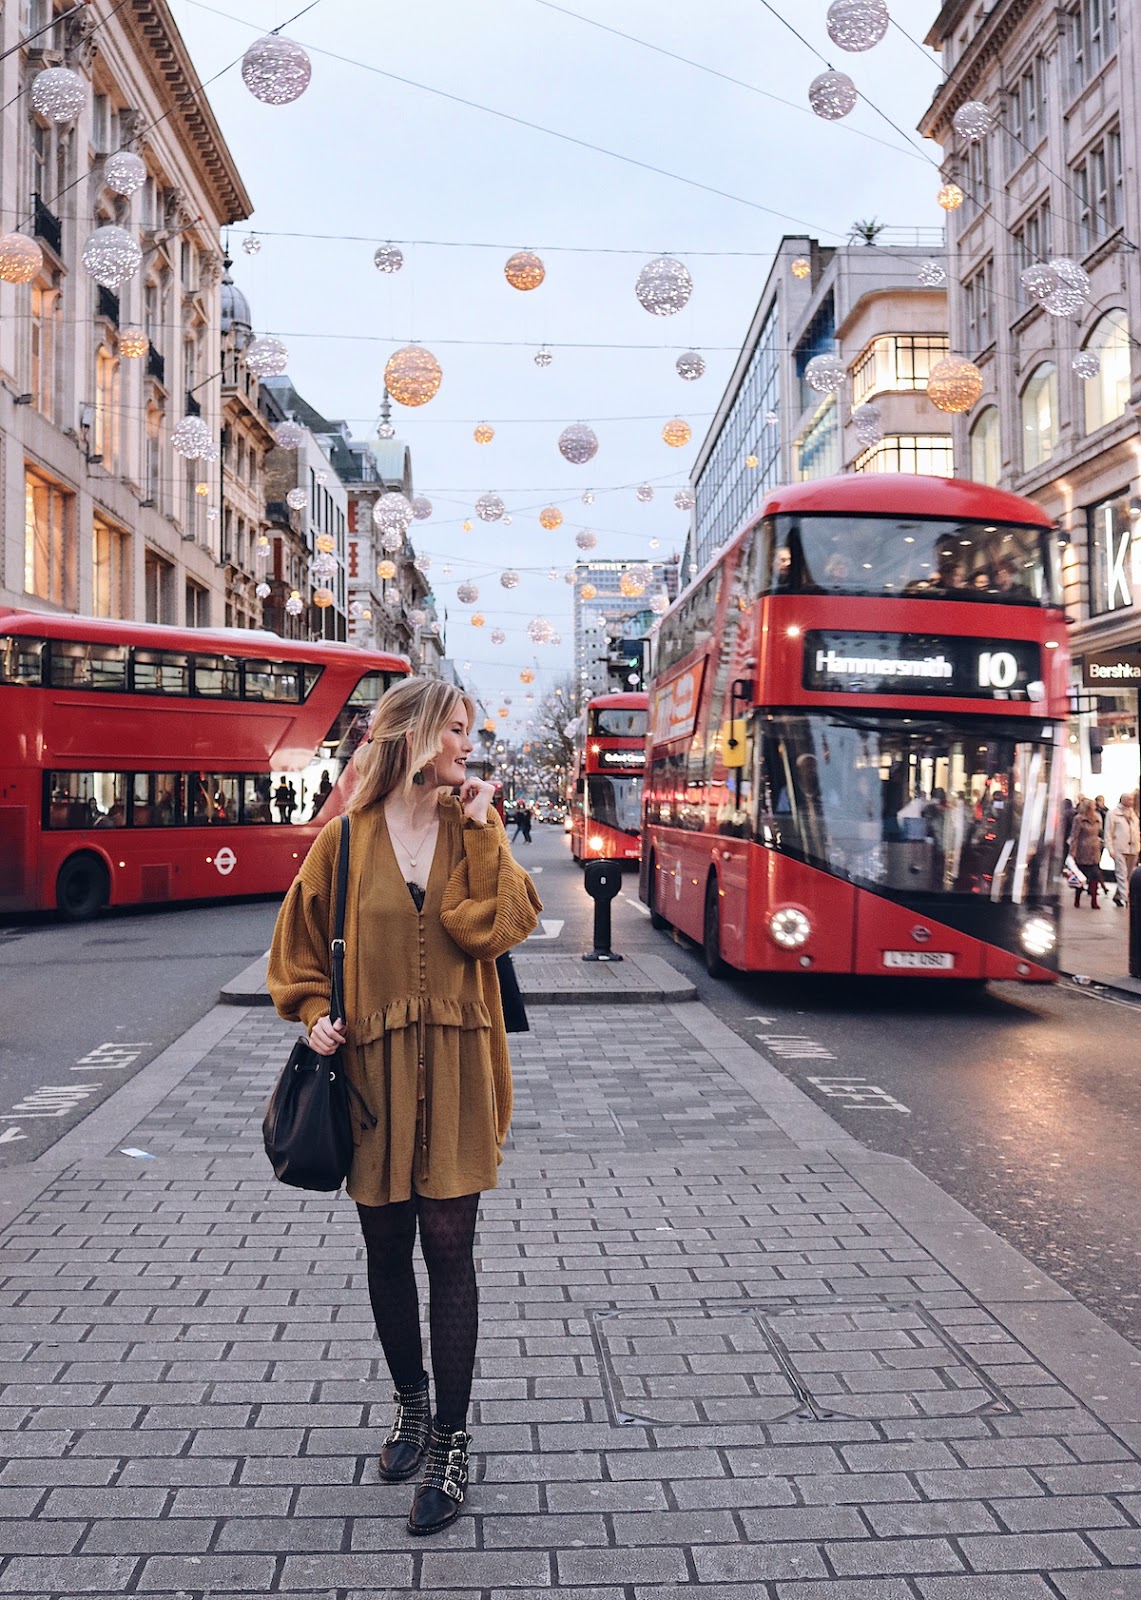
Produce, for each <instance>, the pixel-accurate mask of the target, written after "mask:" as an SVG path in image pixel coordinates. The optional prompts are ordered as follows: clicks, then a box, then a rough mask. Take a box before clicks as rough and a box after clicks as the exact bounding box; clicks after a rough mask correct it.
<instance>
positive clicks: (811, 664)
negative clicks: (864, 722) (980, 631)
mask: <svg viewBox="0 0 1141 1600" xmlns="http://www.w3.org/2000/svg"><path fill="white" fill-rule="evenodd" d="M1041 676H1042V667H1041V654H1040V651H1039V649H1038V646H1037V645H1036V644H1034V643H1032V642H1031V641H1030V640H1027V639H965V638H961V637H953V636H952V637H949V638H943V637H936V636H934V635H931V634H917V633H806V634H805V636H804V675H803V684H804V687H805V688H806V689H814V690H816V692H817V693H825V694H835V693H846V694H895V695H909V696H910V695H958V696H960V697H961V698H964V699H971V700H976V699H982V700H1008V699H1010V698H1011V697H1012V696H1013V695H1015V694H1018V693H1019V692H1021V693H1022V694H1023V695H1025V694H1026V692H1027V688H1028V686H1029V685H1031V684H1034V683H1036V682H1037V681H1038V680H1040V679H1041ZM1038 694H1039V696H1040V694H1041V691H1040V690H1039V691H1038Z"/></svg>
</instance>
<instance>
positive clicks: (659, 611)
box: [650, 594, 670, 617]
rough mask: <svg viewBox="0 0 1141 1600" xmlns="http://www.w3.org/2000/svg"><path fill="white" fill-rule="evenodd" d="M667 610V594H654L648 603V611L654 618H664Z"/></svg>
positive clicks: (668, 602) (668, 598) (668, 605)
mask: <svg viewBox="0 0 1141 1600" xmlns="http://www.w3.org/2000/svg"><path fill="white" fill-rule="evenodd" d="M669 608H670V597H669V595H668V594H656V595H654V597H653V599H652V600H651V601H650V610H651V611H652V612H653V613H654V615H655V617H664V616H665V614H666V612H667V611H668V610H669Z"/></svg>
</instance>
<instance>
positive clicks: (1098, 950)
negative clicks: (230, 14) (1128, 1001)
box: [1061, 885, 1141, 996]
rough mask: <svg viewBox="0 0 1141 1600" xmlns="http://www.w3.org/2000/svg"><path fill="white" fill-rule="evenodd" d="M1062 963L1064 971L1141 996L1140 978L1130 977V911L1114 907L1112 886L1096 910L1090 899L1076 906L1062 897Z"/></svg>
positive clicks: (1085, 899)
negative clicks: (1092, 907)
mask: <svg viewBox="0 0 1141 1600" xmlns="http://www.w3.org/2000/svg"><path fill="white" fill-rule="evenodd" d="M1061 964H1062V970H1063V972H1066V973H1069V974H1071V975H1074V974H1078V975H1080V976H1081V977H1083V978H1091V979H1092V980H1093V982H1094V983H1104V984H1106V985H1107V986H1108V987H1109V988H1111V989H1120V990H1122V991H1123V992H1124V993H1127V994H1134V995H1139V996H1141V978H1131V977H1129V975H1128V974H1129V912H1128V910H1127V909H1125V908H1124V907H1118V906H1115V905H1114V904H1113V887H1112V885H1111V886H1110V888H1109V890H1108V892H1107V893H1106V894H1104V895H1103V896H1102V899H1101V903H1100V907H1099V909H1098V910H1097V911H1094V910H1092V909H1091V907H1090V903H1089V899H1088V897H1083V899H1082V903H1081V905H1080V906H1075V905H1074V903H1073V900H1072V899H1071V898H1070V896H1069V895H1067V894H1065V893H1063V895H1062V922H1061Z"/></svg>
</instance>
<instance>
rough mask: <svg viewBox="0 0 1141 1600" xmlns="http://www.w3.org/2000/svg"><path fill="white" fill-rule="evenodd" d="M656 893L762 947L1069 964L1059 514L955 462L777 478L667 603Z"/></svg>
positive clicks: (775, 962) (649, 795) (1001, 969)
mask: <svg viewBox="0 0 1141 1600" xmlns="http://www.w3.org/2000/svg"><path fill="white" fill-rule="evenodd" d="M651 648H652V651H653V658H654V664H653V673H654V678H653V683H652V687H651V696H650V701H651V717H650V735H649V749H648V767H647V785H646V805H645V840H646V861H645V864H644V867H643V877H642V898H643V900H644V901H645V902H646V903H647V904H648V905H649V906H650V909H651V913H652V915H653V918H654V920H655V923H656V924H657V925H659V926H661V925H664V924H671V925H673V926H674V927H677V928H679V929H681V930H682V931H683V932H685V933H686V934H688V935H689V936H690V937H691V938H693V939H695V940H697V941H699V942H700V943H701V944H702V945H703V946H704V949H705V955H706V963H707V965H708V966H709V968H710V970H711V971H713V972H718V971H721V970H724V968H725V967H726V966H732V967H737V968H740V969H743V970H746V971H798V970H812V971H815V972H846V973H867V974H872V973H880V974H884V973H890V974H897V975H901V976H907V975H912V976H914V975H918V974H924V975H936V976H945V977H951V978H970V979H976V980H977V979H986V978H1017V979H1023V980H1028V981H1045V980H1048V979H1050V978H1052V977H1053V976H1054V973H1055V971H1056V947H1057V917H1058V873H1059V869H1060V865H1061V861H1060V852H1059V843H1060V840H1059V834H1060V806H1061V793H1062V778H1063V773H1062V741H1063V739H1064V728H1065V717H1066V709H1067V687H1068V678H1069V661H1068V653H1067V648H1066V620H1065V615H1064V613H1063V611H1062V608H1061V594H1060V584H1059V574H1058V559H1057V540H1056V537H1055V534H1054V532H1053V529H1052V525H1051V523H1050V521H1049V519H1048V518H1047V517H1046V515H1045V514H1044V512H1043V511H1042V510H1041V508H1040V507H1038V506H1036V505H1034V504H1032V503H1031V502H1030V501H1026V500H1022V499H1019V498H1018V497H1016V496H1014V495H1011V494H1006V493H1004V492H1001V491H998V490H994V489H989V488H985V487H983V486H982V485H979V484H975V483H967V482H958V481H955V480H952V479H943V478H919V477H908V476H902V475H901V476H896V475H886V474H885V475H883V476H879V475H876V476H868V477H862V476H852V477H844V478H836V479H831V480H827V481H823V482H815V483H803V484H796V485H793V486H791V487H788V488H784V489H778V490H775V491H774V492H773V493H772V494H771V495H770V496H769V498H768V500H767V502H766V503H765V505H764V507H763V509H762V512H761V515H760V516H759V517H758V518H757V520H756V521H755V522H753V523H752V524H751V525H750V526H748V527H747V528H745V530H744V531H743V532H742V533H741V534H740V535H738V537H737V538H736V539H735V540H734V541H733V543H732V544H731V545H730V547H729V548H728V550H726V551H725V552H724V554H723V555H721V556H720V557H719V558H718V559H717V560H716V561H715V562H714V563H713V564H712V565H711V566H710V567H709V568H707V569H706V571H705V572H704V573H702V574H701V575H700V576H699V577H698V578H697V579H696V580H695V581H694V582H693V583H692V584H691V585H690V587H689V588H688V589H687V590H686V592H685V593H684V594H683V595H682V596H681V597H680V598H679V599H678V601H677V602H676V603H675V605H674V606H673V608H672V609H671V611H670V612H669V613H668V614H667V615H666V616H665V617H664V618H662V620H661V622H660V623H659V624H657V625H656V626H655V630H654V635H653V638H652V645H651Z"/></svg>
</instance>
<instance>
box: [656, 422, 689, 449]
mask: <svg viewBox="0 0 1141 1600" xmlns="http://www.w3.org/2000/svg"><path fill="white" fill-rule="evenodd" d="M692 438H693V429H692V428H691V427H690V425H689V423H688V422H685V421H683V420H682V418H681V417H674V418H673V420H672V421H670V422H667V423H666V425H665V427H664V428H663V429H662V439H663V441H664V442H665V443H666V444H668V445H669V446H670V448H671V449H672V450H681V449H682V448H683V447H684V446H685V445H687V444H688V443H689V441H690V440H691V439H692Z"/></svg>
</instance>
